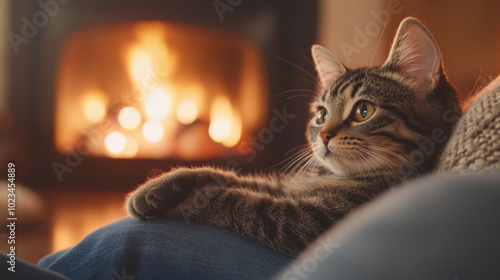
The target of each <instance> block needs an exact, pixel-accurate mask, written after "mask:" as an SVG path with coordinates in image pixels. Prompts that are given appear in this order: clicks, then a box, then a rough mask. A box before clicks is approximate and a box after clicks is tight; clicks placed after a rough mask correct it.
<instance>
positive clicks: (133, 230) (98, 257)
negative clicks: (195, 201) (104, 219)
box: [38, 218, 291, 280]
mask: <svg viewBox="0 0 500 280" xmlns="http://www.w3.org/2000/svg"><path fill="white" fill-rule="evenodd" d="M290 261H291V259H290V258H289V257H285V256H283V255H280V254H278V253H275V252H273V251H271V250H268V249H266V248H263V247H260V246H258V245H256V244H254V243H252V242H249V241H247V240H245V239H243V238H241V237H239V236H236V235H233V234H231V233H227V232H225V231H223V230H220V229H218V228H212V227H206V226H200V225H196V224H187V223H185V222H179V221H170V220H149V221H138V220H135V219H132V218H124V219H122V220H119V221H117V222H115V223H113V224H110V225H108V226H106V227H103V228H101V229H99V230H97V231H95V232H93V233H92V234H90V235H89V236H87V237H86V238H85V239H83V240H82V241H81V242H80V243H79V244H77V245H76V246H75V247H73V248H71V249H70V250H67V251H63V252H58V253H55V254H52V255H49V256H47V257H45V258H44V259H42V260H41V261H40V263H39V264H38V265H39V266H41V267H46V268H48V269H50V270H53V271H57V272H59V273H61V274H63V275H66V276H67V277H69V278H71V279H73V280H78V279H82V280H83V279H87V280H88V279H105V280H110V279H116V280H127V279H128V280H131V279H135V280H137V279H269V278H271V277H272V276H273V275H275V274H276V273H277V272H278V271H279V270H280V269H282V268H283V267H284V266H286V265H287V264H288V263H289V262H290ZM134 277H135V278H134Z"/></svg>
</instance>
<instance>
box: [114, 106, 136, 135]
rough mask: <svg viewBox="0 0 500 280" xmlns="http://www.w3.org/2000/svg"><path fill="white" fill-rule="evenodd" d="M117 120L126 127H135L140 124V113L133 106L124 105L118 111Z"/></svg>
mask: <svg viewBox="0 0 500 280" xmlns="http://www.w3.org/2000/svg"><path fill="white" fill-rule="evenodd" d="M118 122H119V123H120V125H121V126H122V127H124V128H126V129H129V130H131V129H135V128H137V127H138V126H139V125H140V124H141V113H139V111H138V110H137V109H136V108H134V107H124V108H123V109H121V110H120V113H118Z"/></svg>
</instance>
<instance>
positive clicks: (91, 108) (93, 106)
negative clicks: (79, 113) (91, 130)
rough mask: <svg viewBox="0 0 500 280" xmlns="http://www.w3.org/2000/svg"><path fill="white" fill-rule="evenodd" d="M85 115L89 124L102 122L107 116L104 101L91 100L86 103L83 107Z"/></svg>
mask: <svg viewBox="0 0 500 280" xmlns="http://www.w3.org/2000/svg"><path fill="white" fill-rule="evenodd" d="M83 114H84V115H85V118H87V120H88V121H89V122H92V123H98V122H101V121H102V120H103V119H104V117H105V116H106V107H105V106H104V104H103V103H102V101H100V100H97V99H91V100H89V101H87V102H86V103H85V105H84V107H83Z"/></svg>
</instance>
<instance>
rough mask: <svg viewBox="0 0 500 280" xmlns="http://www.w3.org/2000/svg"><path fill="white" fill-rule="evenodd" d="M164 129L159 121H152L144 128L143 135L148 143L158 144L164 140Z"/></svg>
mask: <svg viewBox="0 0 500 280" xmlns="http://www.w3.org/2000/svg"><path fill="white" fill-rule="evenodd" d="M163 134H164V129H163V125H162V124H161V123H160V122H159V121H155V120H151V121H148V122H146V123H145V124H144V125H143V126H142V135H143V136H144V139H146V141H148V142H151V143H156V142H158V141H160V140H161V139H162V138H163Z"/></svg>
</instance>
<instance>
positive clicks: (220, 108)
mask: <svg viewBox="0 0 500 280" xmlns="http://www.w3.org/2000/svg"><path fill="white" fill-rule="evenodd" d="M208 133H209V134H210V137H211V138H212V140H214V141H215V142H217V143H222V144H223V145H224V146H226V147H232V146H234V145H236V144H237V143H238V141H239V140H240V138H241V118H240V117H239V115H236V114H234V113H233V109H232V106H231V102H230V101H229V99H228V98H227V97H221V96H220V97H218V98H216V99H215V100H214V102H213V104H212V108H211V110H210V126H209V128H208Z"/></svg>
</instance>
